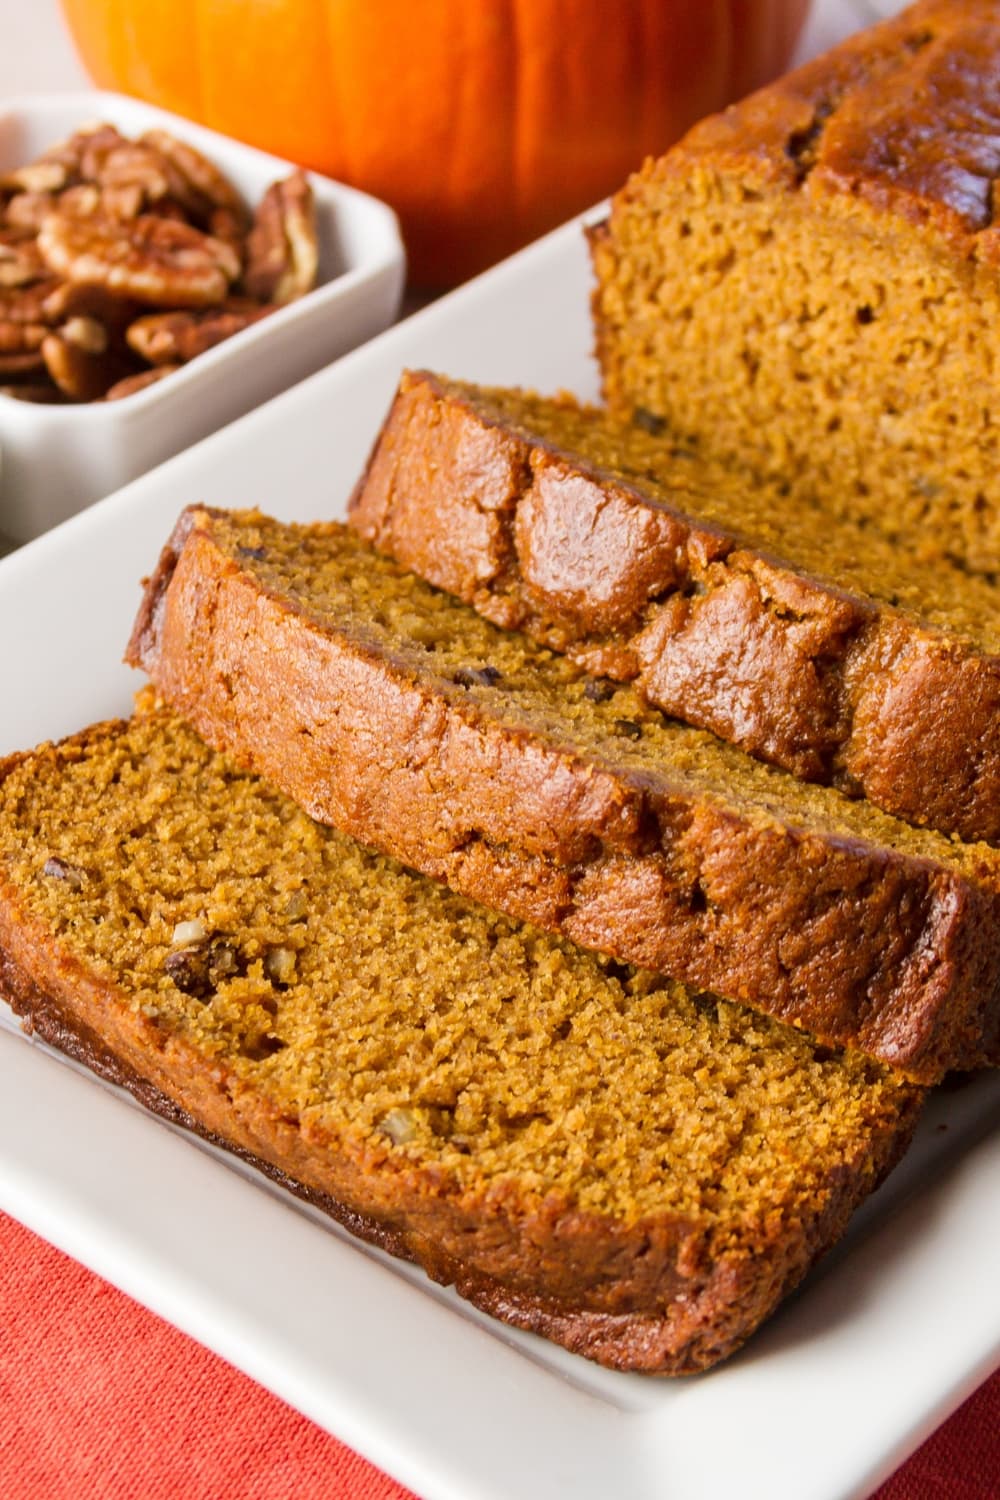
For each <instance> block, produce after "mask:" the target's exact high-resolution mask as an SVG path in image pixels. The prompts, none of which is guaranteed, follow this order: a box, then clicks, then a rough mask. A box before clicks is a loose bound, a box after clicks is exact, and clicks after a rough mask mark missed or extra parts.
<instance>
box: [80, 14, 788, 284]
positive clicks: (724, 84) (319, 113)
mask: <svg viewBox="0 0 1000 1500" xmlns="http://www.w3.org/2000/svg"><path fill="white" fill-rule="evenodd" d="M807 6H808V0H702V3H700V4H692V3H691V0H63V8H64V10H65V13H66V16H67V18H68V20H69V24H70V27H71V29H72V32H73V36H74V37H75V39H76V43H77V46H78V48H79V50H80V53H81V55H82V57H83V60H84V63H85V65H86V67H87V68H88V70H89V71H90V73H91V75H92V76H93V78H94V79H95V81H96V82H97V83H98V84H100V85H101V86H102V87H109V88H117V89H121V90H122V91H124V92H125V93H129V94H135V95H137V96H138V97H139V98H141V99H146V100H148V101H150V102H152V103H155V104H159V105H162V106H164V107H165V108H166V109H172V110H175V111H176V112H177V113H178V114H181V115H185V116H187V117H188V118H189V119H193V120H198V121H201V122H202V123H204V124H206V125H211V126H214V127H215V129H217V130H221V131H224V132H226V133H227V134H229V135H233V136H236V137H238V138H239V139H240V140H243V141H248V142H250V143H251V144H253V145H256V146H261V147H264V148H265V149H266V150H268V151H274V152H276V153H277V154H278V155H279V156H286V157H289V158H291V160H293V161H296V162H301V163H302V164H303V165H305V166H308V167H313V168H314V169H315V170H316V171H318V172H325V173H327V174H328V175H329V176H331V177H337V178H340V179H341V180H342V181H344V182H350V183H354V184H355V185H357V186H358V187H363V188H366V189H368V191H369V192H372V193H376V194H377V195H378V196H379V197H381V198H385V199H386V200H387V201H388V202H390V203H391V204H392V205H393V206H394V207H395V208H396V210H397V212H398V213H399V215H400V218H401V220H402V224H403V230H404V234H405V237H406V241H407V247H408V250H409V255H410V266H411V276H412V279H413V281H414V282H415V283H416V284H418V285H425V286H446V285H449V284H451V283H454V282H455V281H458V280H461V279H463V278H464V277H466V276H468V275H471V274H472V273H473V272H475V271H477V270H480V269H482V268H483V267H484V266H486V265H489V264H490V263H492V262H493V261H496V260H498V259H499V258H500V257H501V256H503V255H506V254H507V253H508V252H510V251H512V250H515V249H517V247H518V246H520V245H523V244H525V243H526V242H527V241H528V240H530V239H533V238H534V237H535V236H536V235H539V234H541V233H543V232H544V231H545V230H547V229H551V228H552V227H553V226H554V225H555V224H558V223H559V222H560V221H561V220H563V219H565V218H568V217H569V216H570V215H571V214H573V213H576V212H578V211H579V210H580V209H583V208H586V207H587V206H588V205H589V204H591V203H594V202H596V201H597V200H598V199H599V198H602V197H603V196H604V195H605V194H606V193H608V192H610V191H612V190H613V189H614V188H615V187H617V186H618V185H619V183H621V182H622V181H623V180H624V178H625V176H626V175H627V173H628V172H629V171H631V170H632V168H633V167H636V166H638V164H639V163H640V162H641V160H642V158H643V157H644V156H646V155H648V154H650V153H653V152H660V151H662V150H663V149H664V148H665V147H666V146H667V145H669V144H670V142H671V141H672V140H674V139H675V138H676V137H677V136H678V135H679V134H680V133H681V132H682V131H683V130H684V129H685V128H686V127H687V126H688V125H690V124H691V123H692V122H693V121H694V120H696V119H698V118H700V117H701V116H702V115H704V114H708V113H710V112H711V111H712V110H715V109H719V108H721V107H722V106H723V105H724V104H726V103H728V102H729V101H730V100H731V99H733V98H736V97H738V96H739V95H741V94H744V93H746V92H748V91H749V90H750V89H751V88H755V87H756V86H757V85H759V84H761V83H763V82H764V81H765V80H766V79H768V78H769V77H771V76H773V75H774V74H776V73H777V72H779V71H780V69H781V68H782V67H783V66H784V64H785V63H786V62H787V60H788V56H789V53H790V51H791V48H792V45H793V43H794V40H795V37H796V35H797V34H798V30H799V27H800V25H801V22H802V18H803V15H804V13H805V11H806V9H807Z"/></svg>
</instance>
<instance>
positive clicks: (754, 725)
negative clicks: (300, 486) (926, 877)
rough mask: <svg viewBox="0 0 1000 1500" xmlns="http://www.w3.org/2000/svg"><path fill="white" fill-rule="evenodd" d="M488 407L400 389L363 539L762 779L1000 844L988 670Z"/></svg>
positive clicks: (432, 391)
mask: <svg viewBox="0 0 1000 1500" xmlns="http://www.w3.org/2000/svg"><path fill="white" fill-rule="evenodd" d="M488 396H489V393H488V392H484V393H483V401H482V402H481V403H479V404H477V402H476V398H475V394H474V392H473V391H471V390H470V389H469V388H468V387H464V386H455V385H453V384H451V383H449V382H447V381H445V380H443V379H442V378H441V377H440V376H435V375H432V374H429V373H428V372H426V371H417V372H410V373H407V374H405V375H404V376H403V379H402V382H401V385H400V389H399V392H398V393H397V396H396V398H395V401H394V403H393V406H392V408H391V411H390V412H389V415H388V417H387V419H386V422H385V425H384V427H383V429H382V432H381V434H380V436H379V439H378V441H377V443H376V445H375V447H374V450H373V452H372V456H371V458H370V460H369V463H368V467H367V469H366V472H365V475H364V477H363V479H362V481H361V483H360V484H359V485H358V487H357V489H356V491H355V494H354V497H353V499H352V502H351V512H350V517H349V522H350V524H351V526H352V527H353V528H354V529H355V530H356V531H357V532H358V533H359V535H361V536H364V537H365V538H366V539H367V540H368V541H370V542H372V543H373V544H374V545H375V546H376V547H377V548H379V550H380V551H383V552H387V553H388V554H389V555H390V556H392V557H395V558H396V559H397V560H398V561H399V562H401V563H402V564H403V566H404V567H407V568H411V569H413V570H414V571H415V572H417V573H419V574H420V576H421V577H423V578H426V579H427V580H428V581H429V582H430V583H433V584H435V585H436V586H437V587H439V588H443V589H447V590H449V591H450V592H451V593H454V594H456V595H457V596H458V597H459V598H461V599H463V600H464V601H465V602H466V603H467V604H471V605H472V606H473V607H474V608H476V609H478V610H479V611H480V613H482V614H484V615H485V616H486V617H487V618H489V619H492V620H494V621H496V622H497V623H498V624H501V625H504V626H506V627H507V628H511V629H518V630H524V631H526V632H527V633H528V634H529V635H532V636H533V637H534V638H535V639H537V640H541V641H543V642H544V643H545V644H547V645H549V646H551V647H553V648H554V649H556V650H559V651H565V652H567V653H568V654H569V655H570V656H571V657H573V659H574V660H576V661H578V662H579V663H580V664H581V665H582V666H584V667H585V668H586V670H588V671H591V672H594V673H597V674H599V675H606V676H609V677H615V678H621V679H624V680H629V681H634V682H635V684H636V686H637V688H638V689H639V691H640V692H641V693H642V694H643V696H644V697H645V698H646V699H647V700H648V701H649V702H650V703H652V704H654V705H655V706H656V707H658V708H661V709H663V710H664V711H665V712H666V713H668V714H671V715H673V716H674V717H676V718H679V719H684V720H685V721H686V722H688V723H691V724H697V725H699V726H701V727H702V728H705V729H710V730H712V731H713V732H714V733H715V734H718V735H720V736H721V737H722V738H723V739H726V740H729V741H730V742H731V743H733V744H737V745H739V746H741V748H742V749H744V750H747V751H749V752H750V753H751V754H753V755H757V756H759V757H760V758H761V759H764V760H769V761H772V762H773V763H774V764H776V765H780V766H783V767H784V768H785V769H786V770H789V771H792V772H793V773H794V774H795V775H797V776H801V777H804V778H806V779H807V780H811V781H821V782H828V783H832V784H833V785H835V786H837V787H839V788H840V790H842V791H845V792H847V793H849V794H855V795H856V794H861V795H864V796H866V797H868V798H869V799H870V800H871V801H873V802H875V803H876V804H877V805H878V806H879V807H883V808H885V809H886V811H888V812H891V813H893V814H894V815H895V816H897V817H901V818H904V819H906V820H907V821H909V822H912V823H917V824H922V825H929V826H931V827H934V828H939V829H941V830H942V831H943V832H948V833H952V832H954V833H958V834H959V835H960V836H961V837H962V838H965V839H971V840H979V839H982V840H985V841H986V842H989V843H996V842H997V841H998V840H1000V658H997V657H996V656H994V655H992V654H990V653H988V652H986V651H981V650H977V649H976V648H975V647H974V646H972V645H970V644H969V643H967V642H965V641H963V640H962V639H960V638H958V637H953V636H949V635H948V634H946V633H945V632H944V631H942V630H938V629H931V628H927V627H924V626H922V625H921V624H920V623H919V621H918V620H916V619H914V618H913V617H912V616H908V615H906V614H903V613H901V612H900V611H899V610H897V609H894V608H892V607H891V606H889V605H886V604H884V603H883V602H881V601H880V600H877V599H874V598H872V597H871V596H869V595H866V594H861V593H859V592H857V590H855V589H851V588H850V587H845V588H836V587H834V586H832V585H831V584H829V583H827V582H823V581H819V580H817V579H815V578H812V577H810V576H809V575H808V574H806V573H804V572H803V571H802V570H801V569H797V568H796V567H795V565H794V564H792V563H788V562H782V561H778V560H775V559H774V558H773V557H771V556H769V554H768V549H766V548H754V547H752V546H748V545H747V543H746V539H745V538H743V539H741V538H740V537H739V536H738V534H737V533H735V532H730V533H729V534H728V535H727V534H726V532H725V531H724V530H720V529H719V528H718V527H714V526H712V525H710V524H707V523H705V522H704V521H703V520H701V519H700V518H699V517H698V516H697V515H695V514H690V513H689V514H685V512H684V510H683V491H678V496H677V505H676V508H674V509H667V508H666V507H665V506H664V504H663V502H662V501H660V500H657V499H655V498H653V497H652V496H651V495H650V493H649V492H648V491H644V490H643V487H642V483H641V481H639V480H635V481H629V480H627V479H624V478H621V477H617V476H613V475H610V474H608V473H604V472H602V471H601V470H600V469H598V468H596V467H595V466H594V465H593V464H591V463H589V462H588V461H587V460H586V459H584V458H577V457H575V456H574V455H573V454H571V453H568V452H567V451H566V450H565V448H562V447H560V445H559V443H558V442H557V441H554V440H551V439H549V438H547V436H546V434H545V432H544V430H542V429H539V430H538V431H537V432H532V433H531V437H530V440H529V438H528V437H527V436H526V435H525V434H524V433H523V432H520V431H518V430H517V429H516V428H515V427H513V426H512V425H506V426H505V425H504V424H503V422H502V419H501V418H499V417H498V416H495V415H493V414H492V413H491V410H490V408H489V405H488ZM686 467H687V468H688V469H690V467H691V465H690V462H688V463H687V465H686ZM705 482H706V483H708V484H711V483H713V482H714V480H713V477H712V476H711V475H709V477H707V478H706V480H705Z"/></svg>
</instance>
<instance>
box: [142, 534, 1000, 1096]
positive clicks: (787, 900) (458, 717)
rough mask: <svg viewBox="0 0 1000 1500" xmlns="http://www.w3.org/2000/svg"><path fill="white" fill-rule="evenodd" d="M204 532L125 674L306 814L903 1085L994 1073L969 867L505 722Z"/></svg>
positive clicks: (989, 962) (991, 991)
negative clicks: (963, 1073)
mask: <svg viewBox="0 0 1000 1500" xmlns="http://www.w3.org/2000/svg"><path fill="white" fill-rule="evenodd" d="M216 516H218V519H219V523H220V524H219V525H216ZM225 519H226V518H224V517H222V516H221V515H219V513H213V512H210V511H206V510H200V509H193V510H191V511H189V512H187V513H186V515H185V516H184V517H183V518H182V520H181V522H180V523H179V528H178V531H177V533H176V534H175V538H174V539H173V541H172V542H171V543H170V544H169V545H168V547H167V548H166V549H165V551H164V554H163V558H162V559H161V563H160V567H159V569H158V571H157V574H156V576H155V578H154V579H153V580H152V582H151V583H150V585H149V587H148V590H147V594H146V598H145V600H144V603H143V606H142V609H141V611H140V616H139V619H138V621H137V624H136V628H135V632H134V634H133V638H132V641H131V643H130V646H129V651H128V660H129V661H131V662H132V663H133V664H135V665H140V666H142V667H143V668H144V669H145V670H146V671H147V672H149V674H150V676H151V677H152V679H153V681H154V683H155V685H156V687H157V689H158V690H159V692H160V693H161V694H162V695H163V697H164V698H165V699H166V700H167V701H168V702H169V703H171V704H172V705H173V707H175V708H176V709H177V710H178V711H179V712H180V713H182V714H183V715H185V716H186V717H187V718H189V719H190V721H191V722H192V723H193V724H194V726H195V727H196V728H197V729H198V731H199V733H201V734H202V735H203V737H204V738H205V739H206V740H207V741H208V742H209V743H210V744H213V745H214V746H215V747H216V748H218V749H222V750H225V751H226V752H227V753H229V754H231V755H234V756H235V757H236V758H237V759H238V760H240V761H241V762H242V763H243V764H246V765H248V766H251V767H252V768H253V769H254V770H258V771H260V772H261V773H263V774H264V775H265V776H267V777H268V778H270V779H271V780H272V781H273V782H274V783H275V785H277V786H279V787H280V788H281V789H282V790H283V791H284V792H286V793H287V794H288V795H290V796H291V797H292V798H293V799H294V800H295V801H297V802H298V803H299V804H300V805H301V806H303V807H304V808H305V809H306V810H307V811H308V812H309V813H310V814H311V815H312V816H313V817H316V818H318V819H319V820H320V821H321V822H328V823H332V824H333V825H334V826H336V827H338V828H340V829H341V830H342V831H344V832H346V833H349V834H351V835H352V836H353V837H355V838H357V839H359V840H360V841H361V842H362V843H368V844H373V845H375V846H376V847H378V848H380V849H382V850H384V851H385V852H387V853H390V854H392V855H394V856H395V857H396V858H398V859H401V860H402V861H403V862H404V863H407V864H409V865H411V866H413V867H415V868H416V869H419V870H421V871H422V872H423V873H425V874H429V875H431V876H433V877H435V878H437V879H440V880H444V881H445V882H447V883H448V884H449V885H450V886H452V887H453V888H454V889H455V890H458V891H461V892H462V893H463V894H466V895H471V896H473V897H474V898H476V899H478V900H480V901H483V902H484V903H485V904H487V905H489V906H492V907H494V908H495V909H498V910H501V911H507V912H509V913H511V914H513V915H515V916H517V917H519V918H522V919H525V920H528V921H531V922H534V923H536V924H537V925H539V926H542V927H546V928H548V929H550V930H557V931H561V932H564V933H565V934H567V935H568V936H569V937H571V938H573V939H574V940H575V941H576V942H579V943H581V944H582V945H583V946H585V947H592V948H596V949H598V950H599V951H603V952H607V953H610V954H613V955H614V956H615V957H616V958H619V959H621V960H623V961H626V962H631V963H638V964H641V965H643V966H645V967H648V968H652V969H655V970H658V971H660V972H664V973H669V974H673V975H674V976H676V977H677V978H680V979H682V980H684V981H685V982H687V983H689V984H692V985H696V986H701V987H704V988H707V989H711V990H714V991H716V992H717V993H720V994H723V995H725V996H727V997H728V998H731V999H737V1000H743V1001H747V1002H749V1003H750V1004H753V1005H756V1006H757V1007H759V1008H760V1009H762V1010H765V1011H767V1012H769V1013H770V1014H772V1015H776V1016H778V1017H780V1018H781V1019H783V1020H786V1021H793V1022H795V1023H797V1024H801V1025H803V1026H805V1027H807V1028H808V1029H809V1030H811V1031H812V1032H814V1033H815V1034H816V1035H817V1036H819V1037H820V1038H822V1039H823V1040H824V1041H827V1042H832V1043H835V1044H848V1045H853V1046H857V1047H860V1048H861V1049H863V1050H865V1051H867V1052H869V1053H871V1054H873V1055H874V1056H877V1057H880V1058H881V1059H882V1060H884V1061H887V1062H889V1063H891V1064H892V1065H893V1066H895V1067H897V1068H899V1069H900V1070H902V1071H903V1072H905V1073H907V1074H908V1075H909V1076H910V1077H912V1078H914V1079H915V1080H917V1081H919V1082H929V1081H934V1080H935V1079H936V1078H938V1077H940V1076H941V1074H942V1073H943V1072H944V1071H946V1070H947V1069H948V1068H950V1067H966V1066H971V1065H973V1064H975V1065H979V1064H981V1063H982V1062H984V1061H986V1060H993V1061H996V1060H998V1059H1000V1003H998V997H1000V925H998V918H1000V893H998V892H997V890H996V889H995V881H994V880H993V878H992V877H990V876H989V875H988V874H986V873H984V874H983V876H982V878H980V877H979V876H978V875H974V874H971V873H969V870H968V868H967V867H963V866H962V865H961V864H960V863H955V864H950V863H947V862H945V861H944V860H940V861H939V860H935V859H933V858H930V857H925V856H922V855H918V854H915V853H913V852H911V851H909V850H904V849H903V848H899V847H888V846H886V845H884V844H881V843H880V842H878V841H866V840H865V839H864V838H862V837H861V836H859V835H848V834H846V833H845V832H844V831H843V830H838V829H834V828H830V829H824V828H823V827H822V826H820V827H816V826H813V827H812V828H810V827H809V826H794V825H793V824H791V823H789V822H788V821H783V820H782V818H781V817H780V816H778V817H776V816H763V817H762V816H760V815H759V814H757V813H754V812H753V811H752V810H748V809H746V808H743V807H741V805H740V803H739V802H738V801H735V800H733V798H732V797H731V796H730V793H729V791H728V788H727V786H726V785H719V787H718V789H717V791H715V792H713V794H712V795H711V796H708V795H703V794H701V793H699V792H697V791H696V790H692V788H691V786H690V785H689V784H685V783H684V781H683V779H679V780H678V779H676V778H675V779H674V780H671V776H670V773H669V769H667V768H665V769H664V772H663V774H662V775H661V774H660V773H659V772H657V773H655V774H654V773H653V772H652V771H651V770H649V769H646V768H644V769H641V770H636V769H634V768H632V767H630V765H629V763H628V760H627V758H625V759H623V760H622V761H620V762H618V763H616V762H615V761H614V760H612V759H610V758H609V757H608V756H607V755H602V756H598V757H594V756H593V755H589V754H588V752H587V751H586V750H585V749H581V748H580V745H579V744H578V743H577V742H575V741H574V740H573V737H572V731H571V730H567V731H566V733H567V735H568V736H569V737H568V738H566V739H563V740H561V739H560V738H559V736H558V735H554V736H548V735H546V736H542V735H539V734H537V733H535V732H533V731H532V730H531V729H530V728H528V727H519V726H518V725H517V724H516V723H511V722H508V721H507V720H506V719H505V718H504V717H503V715H502V714H499V713H494V712H492V711H491V710H490V708H489V707H487V708H485V709H483V708H480V707H479V706H477V704H476V703H475V702H472V701H470V700H468V699H466V698H465V695H463V694H455V693H454V692H453V691H451V692H447V691H445V690H444V689H443V688H442V686H441V683H440V681H439V679H438V678H437V677H436V676H435V673H434V668H433V664H431V665H429V666H428V667H427V669H426V672H425V673H424V674H423V675H420V673H415V672H414V670H413V668H412V666H411V665H408V664H407V663H401V662H399V661H397V660H395V659H394V657H393V654H392V652H391V650H389V651H387V650H385V649H381V648H380V647H379V646H378V645H377V644H373V642H372V640H371V639H370V638H367V636H366V632H365V629H364V623H363V618H362V619H361V621H360V623H359V621H358V620H349V619H348V620H344V621H343V622H340V621H338V622H337V624H336V625H335V626H334V625H332V624H331V623H330V622H329V621H324V622H322V623H321V622H319V621H318V620H317V619H314V618H312V617H310V615H309V614H308V612H307V611H306V610H305V609H304V608H303V607H302V606H301V605H300V604H296V603H295V602H294V601H293V600H291V599H290V598H289V597H288V596H287V595H284V594H282V593H280V592H277V593H275V592H272V591H271V590H270V589H269V588H268V587H266V586H264V585H262V583H261V581H260V579H259V578H258V577H257V576H255V575H254V574H253V572H252V571H249V570H248V569H246V568H244V567H243V566H242V565H241V559H240V557H239V556H238V553H239V547H238V546H234V547H233V549H232V551H230V550H229V548H228V545H227V543H226V542H225V541H224V540H223V539H222V537H221V532H222V530H224V525H225ZM248 524H250V525H252V524H253V518H250V519H249V523H248ZM328 530H329V531H330V535H331V536H333V537H334V538H336V535H337V534H338V533H337V531H336V528H328ZM234 554H237V555H234ZM362 561H363V559H362ZM248 620H252V621H253V630H252V632H248V630H247V621H248Z"/></svg>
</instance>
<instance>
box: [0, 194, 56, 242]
mask: <svg viewBox="0 0 1000 1500" xmlns="http://www.w3.org/2000/svg"><path fill="white" fill-rule="evenodd" d="M56 202H57V199H56V195H55V194H54V193H17V194H16V195H15V196H14V197H13V198H12V199H11V200H10V202H9V203H8V204H7V207H6V210H5V211H4V223H5V224H7V225H9V226H10V227H11V228H13V229H30V230H31V231H32V232H33V233H35V234H37V233H38V231H39V229H41V227H42V221H43V220H44V219H45V216H46V215H47V214H50V213H52V211H53V209H54V208H55V206H56Z"/></svg>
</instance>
